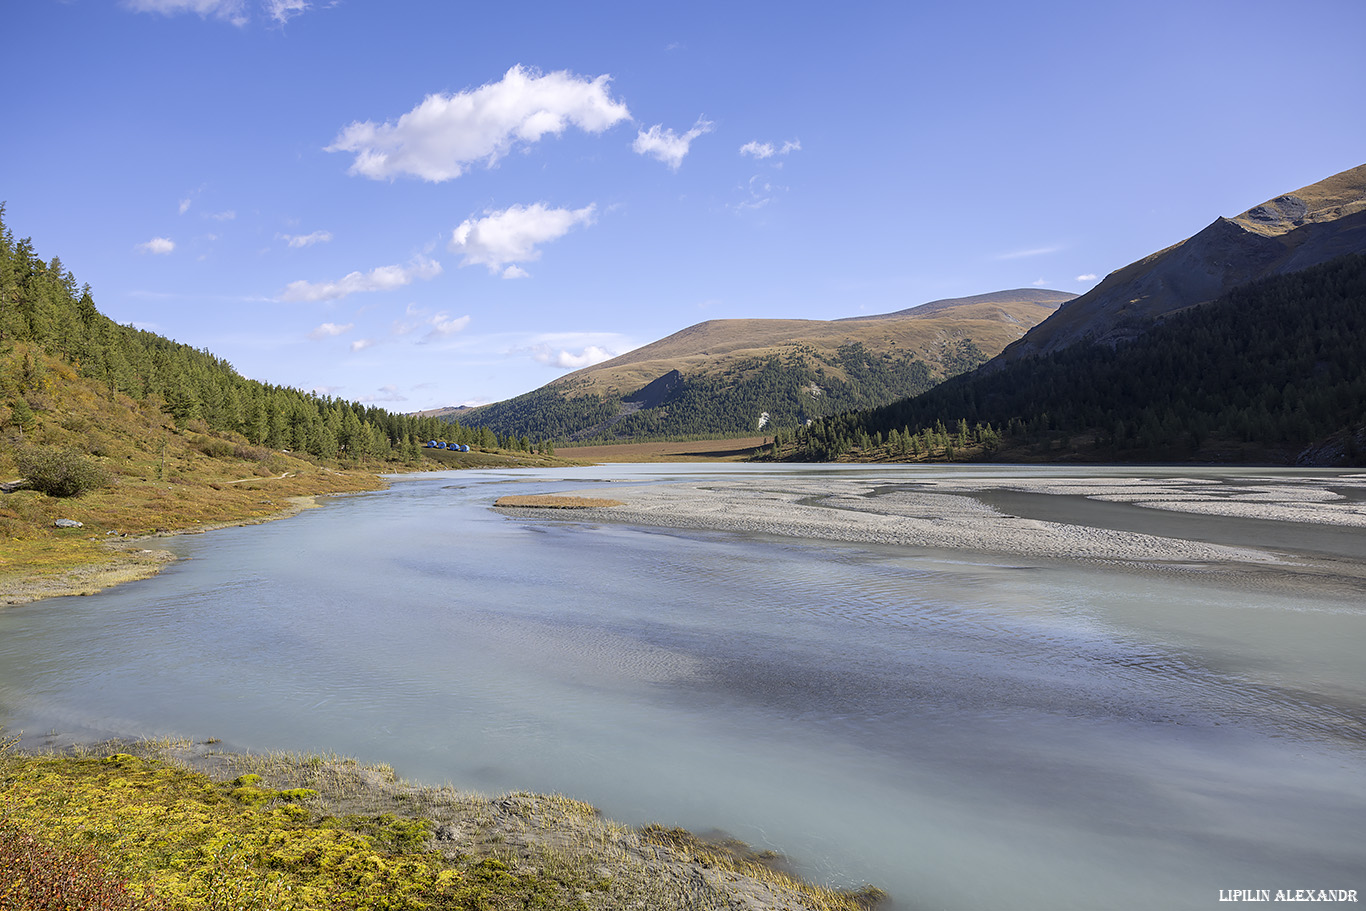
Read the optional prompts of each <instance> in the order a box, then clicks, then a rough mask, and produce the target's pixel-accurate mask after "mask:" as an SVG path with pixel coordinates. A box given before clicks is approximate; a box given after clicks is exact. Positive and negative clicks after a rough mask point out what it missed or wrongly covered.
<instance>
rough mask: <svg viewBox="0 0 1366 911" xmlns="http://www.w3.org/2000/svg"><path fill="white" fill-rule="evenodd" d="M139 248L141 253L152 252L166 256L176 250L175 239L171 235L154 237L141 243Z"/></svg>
mask: <svg viewBox="0 0 1366 911" xmlns="http://www.w3.org/2000/svg"><path fill="white" fill-rule="evenodd" d="M137 249H138V251H139V252H141V253H152V254H155V255H157V256H165V255H166V254H167V253H170V252H171V251H173V250H175V241H173V240H171V239H170V238H169V237H153V238H152V239H151V240H149V241H146V242H145V243H140V244H138V246H137Z"/></svg>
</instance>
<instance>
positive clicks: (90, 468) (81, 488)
mask: <svg viewBox="0 0 1366 911" xmlns="http://www.w3.org/2000/svg"><path fill="white" fill-rule="evenodd" d="M17 461H18V463H19V473H20V474H22V475H23V476H24V477H25V478H27V479H28V482H29V484H30V485H31V486H32V487H33V489H34V490H38V491H42V492H43V493H45V494H47V495H48V496H51V497H78V496H80V495H81V494H83V493H85V492H86V491H89V490H94V489H96V488H98V487H108V486H109V485H110V484H112V483H113V478H112V476H111V475H110V474H109V472H108V471H106V470H105V469H104V467H103V466H102V465H100V464H99V463H98V462H96V461H94V460H93V459H91V458H90V457H89V456H86V455H82V454H81V453H79V452H77V451H76V450H74V449H61V450H57V449H43V448H39V447H30V448H28V449H24V450H22V451H21V452H20V453H19V458H18V460H17Z"/></svg>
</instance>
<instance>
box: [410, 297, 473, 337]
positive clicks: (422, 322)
mask: <svg viewBox="0 0 1366 911" xmlns="http://www.w3.org/2000/svg"><path fill="white" fill-rule="evenodd" d="M403 316H404V318H403V319H399V320H394V325H393V327H392V330H391V331H392V332H393V333H394V335H410V334H412V333H413V332H415V331H417V330H418V329H422V328H426V329H427V334H426V335H424V336H423V338H422V341H424V342H426V341H431V340H432V339H436V338H445V337H446V336H449V335H455V334H456V333H457V332H461V331H463V330H464V328H465V327H466V326H468V325H469V324H470V317H469V316H468V315H465V316H457V317H452V316H451V315H450V314H449V313H445V312H441V313H431V312H429V311H427V310H423V309H421V308H419V307H415V306H413V305H412V304H409V305H408V307H407V309H406V310H404V313H403Z"/></svg>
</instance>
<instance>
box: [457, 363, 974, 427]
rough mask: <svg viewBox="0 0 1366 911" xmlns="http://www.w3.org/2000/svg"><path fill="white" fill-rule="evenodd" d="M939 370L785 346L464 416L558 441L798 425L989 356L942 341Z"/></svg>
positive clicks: (567, 388)
mask: <svg viewBox="0 0 1366 911" xmlns="http://www.w3.org/2000/svg"><path fill="white" fill-rule="evenodd" d="M939 360H940V363H942V364H943V369H944V373H940V372H938V371H937V370H933V369H932V368H931V367H930V365H929V364H927V363H926V362H925V361H924V360H923V359H921V358H920V357H917V356H916V355H914V354H911V353H906V352H894V351H884V352H872V351H869V350H868V349H867V348H866V347H865V346H864V345H863V344H861V343H859V342H853V343H850V344H845V345H841V346H839V347H838V348H837V349H835V350H834V351H833V352H830V353H827V352H822V351H818V350H815V349H813V348H811V347H806V346H792V347H789V348H787V349H786V350H785V351H783V352H782V353H781V354H773V355H769V356H766V357H754V358H747V359H744V360H738V361H733V362H732V363H730V364H729V365H728V366H726V367H725V368H724V369H722V370H720V371H718V372H710V373H708V372H694V373H687V374H684V373H680V372H679V371H676V370H675V371H671V372H670V373H669V374H666V375H665V376H663V377H660V378H659V379H657V380H655V381H654V382H651V383H649V384H647V385H646V386H645V387H643V388H641V389H638V390H634V391H632V392H630V393H628V394H627V395H625V396H622V397H620V398H614V397H611V396H608V395H604V394H602V393H598V392H592V391H589V392H579V391H577V389H576V387H575V385H574V384H575V383H576V382H578V383H581V384H584V385H586V384H587V381H586V380H577V381H576V380H573V379H571V380H569V381H566V382H561V383H558V384H553V385H550V386H544V387H542V388H540V389H537V390H534V391H533V392H529V393H527V394H525V395H520V396H517V397H516V398H512V399H509V400H507V401H506V402H498V403H496V404H494V405H489V406H486V407H484V408H480V409H478V410H476V411H473V412H470V413H467V414H466V415H465V416H464V421H465V422H466V424H468V425H469V426H471V427H497V428H499V429H500V430H502V431H504V432H507V433H512V434H517V435H530V436H532V437H537V438H539V437H547V438H553V439H560V440H572V441H588V440H595V441H596V440H601V441H611V440H623V439H631V440H651V439H663V438H672V439H679V438H685V437H691V436H734V435H742V434H746V433H756V432H761V431H763V430H766V429H767V430H773V429H776V428H780V427H788V428H790V427H795V426H797V425H798V424H803V423H805V422H806V421H807V420H810V419H814V418H818V417H822V416H825V415H833V414H839V413H841V412H845V411H849V410H852V409H857V408H867V407H871V406H873V405H876V404H879V403H882V402H886V401H889V400H893V399H895V398H897V397H898V396H904V395H908V394H912V395H913V394H915V393H917V392H922V391H924V390H926V389H929V388H930V387H931V386H933V385H934V384H935V383H937V382H939V381H940V380H942V379H943V377H944V376H945V375H949V376H952V375H955V374H958V373H962V372H964V371H967V370H971V369H973V368H974V367H977V366H979V365H981V364H983V363H985V362H986V360H987V356H986V355H985V354H984V353H983V352H982V350H981V349H980V348H979V347H978V346H977V344H976V343H975V342H974V341H973V340H972V339H971V338H962V339H955V340H953V341H952V342H950V343H948V344H947V345H946V346H945V348H944V352H943V354H942V355H941V357H940V359H939Z"/></svg>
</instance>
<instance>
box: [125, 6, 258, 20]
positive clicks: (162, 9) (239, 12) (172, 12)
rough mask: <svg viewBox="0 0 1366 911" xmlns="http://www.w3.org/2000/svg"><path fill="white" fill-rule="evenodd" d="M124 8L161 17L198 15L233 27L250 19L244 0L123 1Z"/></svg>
mask: <svg viewBox="0 0 1366 911" xmlns="http://www.w3.org/2000/svg"><path fill="white" fill-rule="evenodd" d="M124 6H126V7H127V8H128V9H131V10H133V11H134V12H138V13H161V14H162V15H163V16H176V15H179V14H181V13H198V14H199V15H200V16H201V17H202V18H204V19H209V18H213V19H222V20H223V21H224V22H231V23H232V24H233V25H246V24H247V22H248V21H249V20H250V18H251V17H250V16H249V15H248V14H247V4H246V0H124Z"/></svg>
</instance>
